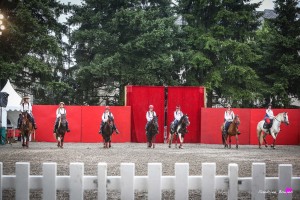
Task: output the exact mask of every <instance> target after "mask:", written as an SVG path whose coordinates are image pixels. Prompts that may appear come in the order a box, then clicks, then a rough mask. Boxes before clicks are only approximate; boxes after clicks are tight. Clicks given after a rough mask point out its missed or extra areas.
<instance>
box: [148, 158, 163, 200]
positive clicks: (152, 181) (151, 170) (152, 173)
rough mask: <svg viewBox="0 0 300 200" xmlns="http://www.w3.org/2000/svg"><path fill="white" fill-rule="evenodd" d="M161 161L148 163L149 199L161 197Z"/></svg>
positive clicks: (154, 199) (153, 199)
mask: <svg viewBox="0 0 300 200" xmlns="http://www.w3.org/2000/svg"><path fill="white" fill-rule="evenodd" d="M161 174H162V166H161V163H148V199H149V200H156V199H161V184H162V183H161Z"/></svg>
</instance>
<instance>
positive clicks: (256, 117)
mask: <svg viewBox="0 0 300 200" xmlns="http://www.w3.org/2000/svg"><path fill="white" fill-rule="evenodd" d="M225 110H226V109H217V108H202V109H201V143H206V144H221V143H222V138H221V131H220V126H221V124H222V123H223V121H224V112H225ZM233 111H234V113H235V114H238V115H239V116H240V120H241V124H240V126H239V130H240V132H241V135H239V144H251V145H257V144H258V139H257V132H256V127H257V124H258V122H259V121H260V120H262V119H263V118H264V116H265V109H237V108H233ZM273 112H274V115H277V114H279V113H280V112H288V116H289V122H290V125H289V126H287V125H285V124H281V126H280V128H281V131H280V133H279V135H278V136H277V139H276V144H279V145H284V144H285V145H298V144H299V143H300V124H299V123H298V122H299V120H300V110H296V109H274V110H273ZM267 142H268V143H269V144H270V143H271V142H272V137H271V136H267ZM232 143H233V144H235V139H234V138H232Z"/></svg>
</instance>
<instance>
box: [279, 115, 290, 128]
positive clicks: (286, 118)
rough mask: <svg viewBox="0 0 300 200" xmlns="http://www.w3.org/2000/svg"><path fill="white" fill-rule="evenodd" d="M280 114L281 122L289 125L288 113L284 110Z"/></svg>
mask: <svg viewBox="0 0 300 200" xmlns="http://www.w3.org/2000/svg"><path fill="white" fill-rule="evenodd" d="M280 114H281V116H282V117H281V122H283V123H285V124H286V125H289V124H290V122H289V117H288V113H287V112H284V113H280Z"/></svg>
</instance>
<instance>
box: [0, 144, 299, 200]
mask: <svg viewBox="0 0 300 200" xmlns="http://www.w3.org/2000/svg"><path fill="white" fill-rule="evenodd" d="M299 155H300V146H280V145H278V146H277V148H276V149H275V150H273V149H270V148H269V149H265V148H264V149H258V146H248V145H245V146H240V148H239V149H238V150H237V149H235V148H233V149H224V148H223V146H222V145H205V144H185V145H184V149H176V148H175V147H174V146H172V148H171V149H169V148H168V145H167V144H157V145H156V148H155V149H148V148H146V144H140V143H122V144H118V143H117V144H112V148H111V149H103V148H102V144H99V143H65V145H64V149H58V148H57V147H56V144H55V143H39V142H31V143H30V147H29V149H23V148H22V147H21V143H20V142H18V143H13V144H12V146H11V145H0V162H2V163H3V174H4V175H9V174H15V163H16V162H30V173H31V174H32V175H41V174H42V163H43V162H56V163H57V173H58V175H69V164H70V163H71V162H83V163H84V173H85V175H96V174H97V163H98V162H106V163H107V164H108V176H112V175H120V163H122V162H132V163H135V169H136V172H135V173H136V175H147V164H148V163H149V162H160V163H162V170H163V175H174V164H175V163H176V162H177V163H189V169H190V175H201V163H203V162H215V163H216V164H217V175H227V173H228V164H229V163H237V164H238V165H239V176H240V177H250V176H251V165H252V163H253V162H264V163H266V172H267V176H278V165H279V164H292V165H293V176H297V177H300V156H299ZM189 194H190V199H201V192H200V191H190V192H189ZM226 195H227V194H226V192H224V191H218V192H216V198H217V199H223V198H226ZM96 197H97V193H96V191H87V192H85V199H96ZM108 197H109V199H119V198H120V194H119V192H115V191H110V192H109V194H108ZM266 197H267V199H273V198H276V197H277V196H276V195H274V194H267V195H266ZM12 198H14V191H4V192H3V199H12ZM40 198H41V192H40V191H33V192H31V194H30V199H40ZM173 198H174V191H164V192H163V199H173ZM0 199H1V198H0ZM57 199H69V196H68V192H64V191H58V192H57ZM136 199H147V192H137V193H136ZM239 199H251V196H250V195H249V194H248V193H239ZM293 199H300V192H295V191H294V193H293Z"/></svg>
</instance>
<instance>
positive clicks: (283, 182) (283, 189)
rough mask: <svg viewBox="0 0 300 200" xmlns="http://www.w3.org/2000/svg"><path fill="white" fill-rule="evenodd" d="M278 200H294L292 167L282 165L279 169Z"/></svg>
mask: <svg viewBox="0 0 300 200" xmlns="http://www.w3.org/2000/svg"><path fill="white" fill-rule="evenodd" d="M278 192H279V193H278V199H279V200H285V199H292V198H293V188H292V165H291V164H280V165H279V169H278Z"/></svg>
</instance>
